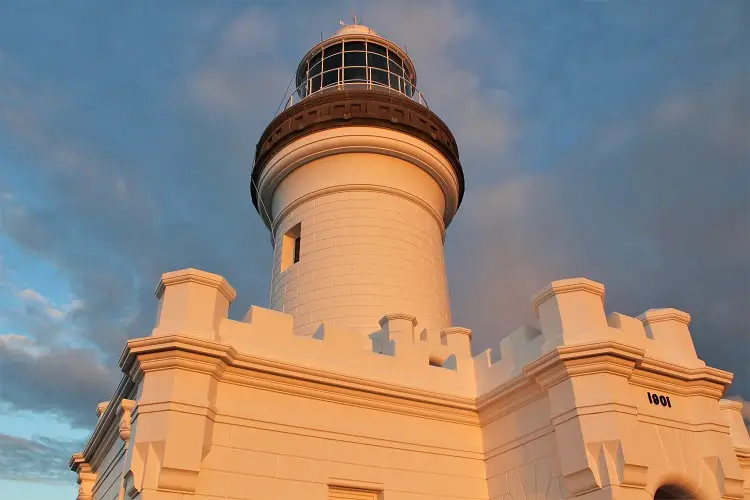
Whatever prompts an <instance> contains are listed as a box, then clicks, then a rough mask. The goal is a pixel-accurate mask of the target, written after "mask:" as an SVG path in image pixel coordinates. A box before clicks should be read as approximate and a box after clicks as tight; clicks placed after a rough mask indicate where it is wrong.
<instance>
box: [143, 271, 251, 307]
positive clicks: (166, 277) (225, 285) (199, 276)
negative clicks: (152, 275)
mask: <svg viewBox="0 0 750 500" xmlns="http://www.w3.org/2000/svg"><path fill="white" fill-rule="evenodd" d="M180 283H200V284H202V285H209V286H213V287H215V288H217V289H218V290H219V291H220V292H221V293H222V294H223V295H224V296H225V297H226V298H227V300H229V302H232V301H233V300H234V299H235V298H236V297H237V292H236V291H235V289H234V288H232V285H230V284H229V282H228V281H227V280H225V279H224V278H223V277H222V276H219V275H218V274H213V273H208V272H206V271H200V270H198V269H180V270H179V271H172V272H169V273H164V274H162V276H161V279H160V280H159V284H158V285H157V286H156V290H155V292H154V294H155V295H156V298H157V299H159V298H161V296H162V294H163V293H164V289H165V288H166V287H167V286H169V285H178V284H180Z"/></svg>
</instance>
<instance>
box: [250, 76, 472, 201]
mask: <svg viewBox="0 0 750 500" xmlns="http://www.w3.org/2000/svg"><path fill="white" fill-rule="evenodd" d="M351 125H361V126H368V127H381V128H387V129H391V130H398V131H399V132H403V133H406V134H409V135H411V136H414V137H416V138H418V139H421V140H423V141H425V142H427V143H428V144H430V145H432V146H433V147H435V148H436V149H437V150H438V151H440V152H441V153H442V154H443V155H444V156H445V157H446V158H447V159H448V161H449V162H450V163H451V165H452V166H453V170H454V171H455V172H456V177H457V178H458V189H459V192H458V204H459V206H460V205H461V200H462V199H463V196H464V173H463V170H462V168H461V162H460V161H459V158H458V146H457V145H456V139H455V138H454V137H453V134H452V133H451V131H450V129H449V128H448V126H447V125H446V124H445V123H443V120H441V119H440V118H439V117H438V116H437V115H436V114H435V113H433V112H432V111H430V110H429V109H427V108H426V107H425V106H422V105H420V104H418V103H416V102H414V101H412V100H410V99H409V98H407V97H405V96H402V95H400V94H398V93H395V92H388V91H387V90H385V91H384V90H379V89H375V88H373V89H362V90H349V89H347V90H338V89H335V88H334V89H331V90H324V91H321V92H318V93H317V94H314V95H311V96H309V97H307V98H305V99H303V100H302V101H300V102H299V103H297V104H295V105H294V106H292V107H290V108H288V109H286V110H284V111H283V112H282V113H280V114H279V115H278V116H277V117H276V118H274V120H273V121H272V122H271V123H270V124H269V125H268V127H266V129H265V130H264V131H263V135H261V137H260V141H258V145H257V146H256V148H255V166H254V168H253V173H252V185H251V187H250V192H251V194H252V199H253V205H255V208H256V210H257V209H258V193H257V189H256V188H257V186H258V181H259V179H260V176H261V173H262V172H263V169H264V168H265V166H266V163H267V162H268V160H269V159H270V158H271V157H272V156H273V155H274V154H275V153H277V152H278V151H279V150H281V149H282V148H283V147H284V146H286V145H288V144H289V143H291V142H293V141H295V140H297V139H299V138H300V137H304V136H306V135H308V134H312V133H315V132H320V131H321V130H326V129H329V128H336V127H342V126H351Z"/></svg>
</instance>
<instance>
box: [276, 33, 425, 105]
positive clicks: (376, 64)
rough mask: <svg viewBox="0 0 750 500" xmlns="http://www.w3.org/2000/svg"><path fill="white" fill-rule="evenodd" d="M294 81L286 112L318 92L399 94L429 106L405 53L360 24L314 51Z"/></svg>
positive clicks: (302, 64)
mask: <svg viewBox="0 0 750 500" xmlns="http://www.w3.org/2000/svg"><path fill="white" fill-rule="evenodd" d="M295 80H296V87H295V88H294V89H293V90H292V92H291V93H289V94H287V97H285V100H286V102H285V105H284V108H288V107H289V106H291V105H293V104H294V103H295V102H299V101H300V100H302V99H304V98H305V97H308V96H310V95H312V94H315V93H317V92H321V91H326V90H336V89H338V90H344V89H352V88H358V89H379V90H385V91H388V92H396V93H399V94H401V95H404V96H406V97H408V98H410V99H412V100H416V101H418V102H419V103H420V104H423V105H425V106H426V102H425V101H424V98H423V96H422V94H421V93H420V92H419V90H418V89H417V88H416V82H417V75H416V72H415V70H414V63H413V62H412V61H411V59H410V58H409V56H408V55H407V54H406V52H405V51H404V50H403V49H401V48H400V47H399V46H398V45H396V44H395V43H393V42H391V41H390V40H387V39H386V38H383V37H381V36H380V35H378V34H377V33H375V32H374V31H373V30H371V29H370V28H368V27H367V26H364V25H361V24H352V25H343V27H342V28H341V29H340V30H339V31H337V32H336V33H335V34H334V35H333V36H332V37H331V38H329V39H327V40H325V41H322V42H320V43H319V44H317V45H316V46H315V47H313V48H312V49H311V50H310V51H309V52H308V53H307V54H306V55H305V57H304V58H303V59H302V62H301V63H300V65H299V67H298V68H297V73H296V77H295Z"/></svg>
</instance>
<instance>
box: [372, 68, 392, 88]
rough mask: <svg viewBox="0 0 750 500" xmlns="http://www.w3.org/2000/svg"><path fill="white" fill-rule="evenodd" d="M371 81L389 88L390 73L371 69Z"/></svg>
mask: <svg viewBox="0 0 750 500" xmlns="http://www.w3.org/2000/svg"><path fill="white" fill-rule="evenodd" d="M370 72H371V75H372V76H371V79H372V82H373V83H379V84H381V85H385V86H386V87H387V86H388V73H387V72H386V71H384V70H380V69H371V70H370Z"/></svg>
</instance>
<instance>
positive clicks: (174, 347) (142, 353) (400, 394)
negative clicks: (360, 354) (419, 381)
mask: <svg viewBox="0 0 750 500" xmlns="http://www.w3.org/2000/svg"><path fill="white" fill-rule="evenodd" d="M120 366H121V367H122V369H123V371H125V372H126V373H129V374H130V375H131V376H135V375H136V372H137V371H143V372H148V371H150V370H157V369H165V368H171V367H181V368H184V369H186V370H193V371H200V372H202V373H210V374H212V375H213V376H214V377H216V378H217V379H220V380H225V381H231V382H233V383H237V384H242V385H247V386H251V387H260V388H266V389H273V390H275V391H282V392H286V393H290V394H295V395H301V396H304V397H309V398H315V399H325V400H330V401H337V402H342V403H345V404H353V405H358V406H363V407H371V408H378V409H380V410H384V411H393V412H398V413H405V414H411V415H419V416H422V417H425V418H434V419H440V420H448V421H456V422H462V423H467V424H474V425H478V417H477V413H476V407H475V404H474V401H473V400H472V399H467V398H460V397H455V396H450V395H447V394H441V393H434V392H430V391H425V390H420V389H414V388H408V387H404V386H397V385H393V384H387V383H383V382H378V381H373V380H367V379H362V378H357V377H352V376H348V375H341V374H337V373H334V372H329V371H324V370H319V369H314V368H307V367H302V366H298V365H293V364H289V363H285V362H281V361H275V360H270V359H266V358H260V357H256V356H250V355H246V354H241V353H238V352H237V351H236V350H235V349H234V348H233V347H232V346H229V345H224V344H220V343H216V342H210V341H205V340H200V339H196V338H192V337H185V336H179V335H170V336H159V337H146V338H141V339H134V340H130V341H129V342H128V346H127V348H126V349H125V351H124V352H123V355H122V356H121V358H120Z"/></svg>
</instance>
